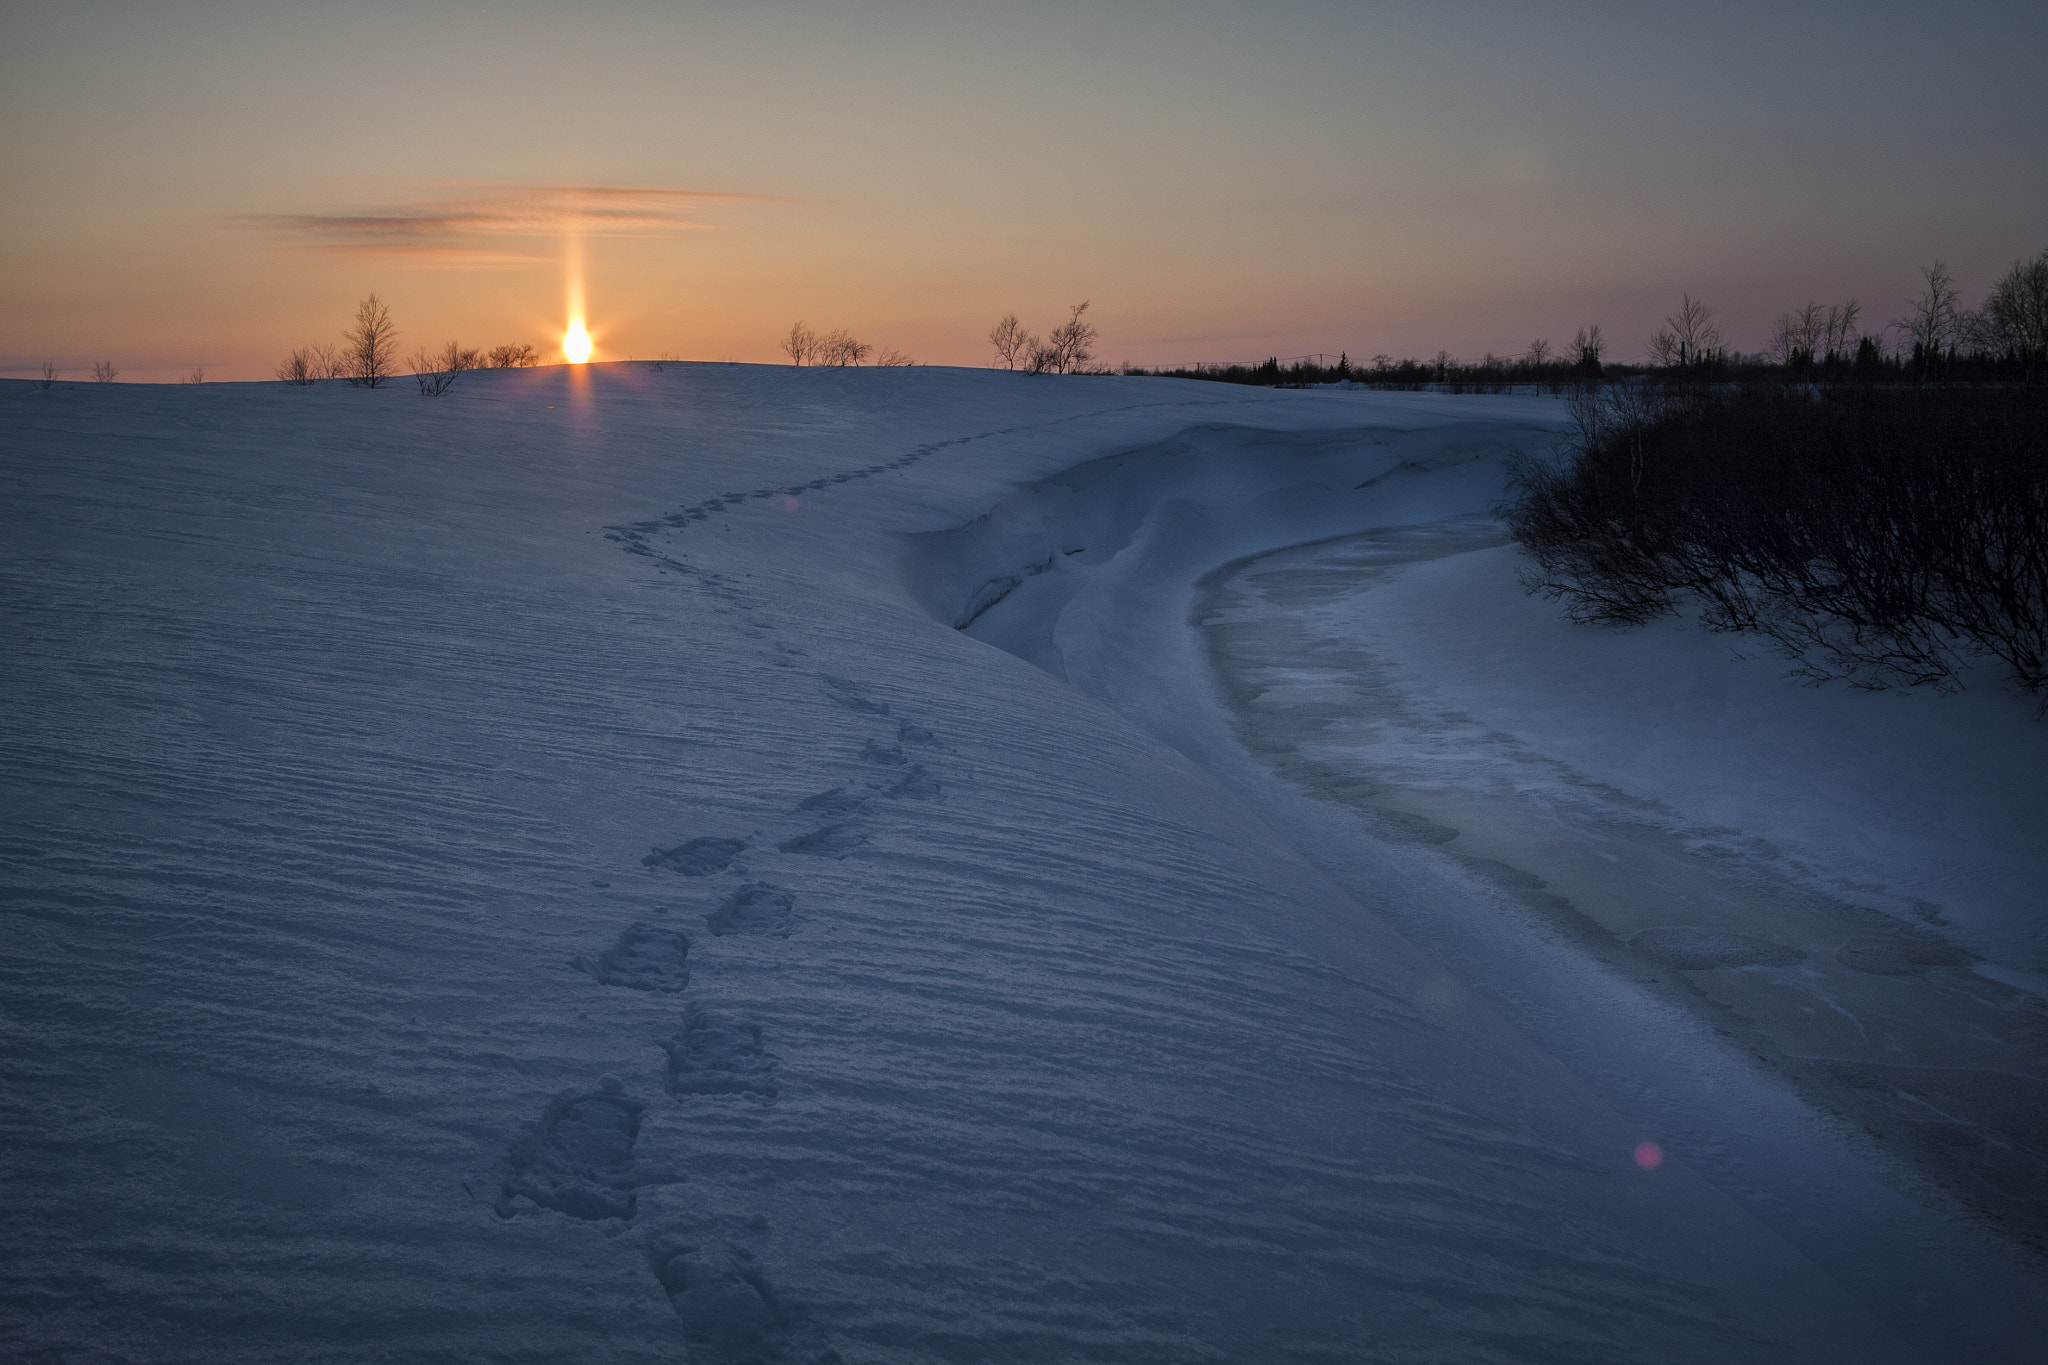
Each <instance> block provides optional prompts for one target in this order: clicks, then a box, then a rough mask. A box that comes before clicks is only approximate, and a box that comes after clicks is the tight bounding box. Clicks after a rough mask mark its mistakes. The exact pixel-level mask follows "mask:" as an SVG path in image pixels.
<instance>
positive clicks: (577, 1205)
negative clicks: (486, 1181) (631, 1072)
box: [497, 1076, 647, 1222]
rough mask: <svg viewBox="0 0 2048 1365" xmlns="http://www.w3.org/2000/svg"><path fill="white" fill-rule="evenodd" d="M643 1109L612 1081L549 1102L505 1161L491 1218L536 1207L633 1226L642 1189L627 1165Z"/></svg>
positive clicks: (638, 1174) (612, 1078) (637, 1173)
mask: <svg viewBox="0 0 2048 1365" xmlns="http://www.w3.org/2000/svg"><path fill="white" fill-rule="evenodd" d="M646 1108H647V1106H646V1105H644V1104H642V1103H640V1102H639V1101H638V1100H635V1099H630V1098H628V1097H627V1096H626V1094H625V1089H624V1087H623V1086H622V1085H621V1084H620V1083H619V1079H618V1077H616V1076H606V1077H605V1078H604V1080H603V1082H602V1083H601V1085H600V1087H599V1089H597V1090H595V1091H589V1092H585V1093H581V1094H578V1093H575V1092H571V1093H569V1094H565V1095H558V1096H557V1097H555V1098H554V1099H553V1100H551V1101H549V1103H548V1107H547V1108H546V1109H545V1110H544V1111H542V1113H541V1116H540V1121H539V1122H537V1123H535V1124H534V1125H533V1127H532V1129H531V1130H530V1131H528V1132H527V1133H526V1134H525V1135H524V1136H522V1137H521V1138H520V1139H519V1140H518V1141H517V1142H515V1143H513V1144H512V1150H511V1151H510V1152H509V1153H508V1154H507V1156H506V1163H505V1164H506V1173H505V1181H504V1184H503V1185H502V1186H501V1188H500V1190H499V1194H498V1202H497V1212H498V1216H499V1217H500V1218H512V1217H515V1216H517V1215H518V1214H519V1213H521V1212H523V1211H525V1210H526V1209H528V1208H543V1209H553V1210H555V1211H556V1212H558V1213H565V1214H567V1215H569V1216H570V1217H571V1218H582V1219H586V1220H596V1219H600V1218H618V1219H622V1220H624V1221H627V1222H630V1221H632V1218H633V1214H634V1211H635V1208H636V1207H637V1203H638V1195H637V1194H636V1193H635V1191H636V1190H637V1188H638V1187H639V1186H640V1185H641V1184H643V1183H646V1182H645V1181H643V1180H642V1178H641V1172H640V1171H639V1169H638V1168H637V1167H636V1166H635V1165H634V1164H633V1144H634V1143H635V1142H636V1141H638V1139H639V1137H640V1118H641V1115H642V1114H643V1113H644V1112H645V1110H646Z"/></svg>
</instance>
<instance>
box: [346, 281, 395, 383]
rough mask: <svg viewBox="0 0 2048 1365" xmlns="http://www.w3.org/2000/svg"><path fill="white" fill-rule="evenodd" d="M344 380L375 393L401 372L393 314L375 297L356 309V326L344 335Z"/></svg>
mask: <svg viewBox="0 0 2048 1365" xmlns="http://www.w3.org/2000/svg"><path fill="white" fill-rule="evenodd" d="M342 343H343V349H342V359H343V363H344V364H345V366H346V373H345V374H344V375H343V376H342V377H343V378H345V379H347V380H348V382H349V383H350V384H353V385H355V386H356V387H358V388H364V389H375V388H381V387H382V386H383V385H385V384H388V383H390V382H391V378H392V376H393V375H394V374H396V373H397V372H398V328H397V326H396V325H395V324H394V323H393V322H392V321H391V310H390V309H389V308H388V307H386V306H385V305H384V302H383V300H381V299H379V298H378V297H377V296H376V295H375V294H372V295H370V296H369V297H368V298H366V299H364V300H363V301H362V302H361V303H359V304H357V305H356V320H355V325H354V326H352V327H350V328H349V329H348V330H347V331H346V332H344V333H342Z"/></svg>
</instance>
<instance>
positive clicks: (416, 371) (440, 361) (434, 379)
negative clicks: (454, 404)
mask: <svg viewBox="0 0 2048 1365" xmlns="http://www.w3.org/2000/svg"><path fill="white" fill-rule="evenodd" d="M482 367H483V357H482V356H481V355H479V354H478V353H477V352H476V351H473V350H469V351H465V350H464V349H462V347H460V346H458V345H456V344H455V343H454V342H452V341H451V342H449V343H448V344H447V345H446V346H443V347H442V348H441V349H440V350H438V351H429V350H426V349H425V348H421V349H420V350H417V351H415V352H413V357H412V377H413V382H414V383H416V384H418V385H419V386H420V392H421V393H423V394H425V395H427V396H428V397H429V398H439V397H440V396H441V395H442V394H444V393H446V392H448V389H449V387H450V386H451V385H453V384H454V383H455V376H457V375H459V374H461V373H462V372H463V371H464V370H475V369H481V368H482Z"/></svg>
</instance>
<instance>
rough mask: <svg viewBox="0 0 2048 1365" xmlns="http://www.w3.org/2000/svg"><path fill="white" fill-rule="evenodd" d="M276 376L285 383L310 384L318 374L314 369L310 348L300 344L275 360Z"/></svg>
mask: <svg viewBox="0 0 2048 1365" xmlns="http://www.w3.org/2000/svg"><path fill="white" fill-rule="evenodd" d="M277 377H278V378H279V379H281V380H283V381H284V382H285V383H287V384H310V383H312V382H313V381H314V380H316V379H318V378H319V377H320V376H319V375H318V374H317V373H315V371H314V364H313V355H312V348H311V347H309V346H301V347H299V348H298V349H297V350H295V351H293V352H292V353H291V354H290V355H288V356H286V357H285V358H284V359H283V360H280V361H278V362H277Z"/></svg>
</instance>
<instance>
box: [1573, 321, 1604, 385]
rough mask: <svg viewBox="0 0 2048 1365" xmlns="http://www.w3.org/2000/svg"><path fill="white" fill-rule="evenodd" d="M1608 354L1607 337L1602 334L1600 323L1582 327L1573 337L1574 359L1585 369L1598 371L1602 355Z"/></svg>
mask: <svg viewBox="0 0 2048 1365" xmlns="http://www.w3.org/2000/svg"><path fill="white" fill-rule="evenodd" d="M1605 354H1607V338H1606V337H1605V336H1604V335H1602V334H1601V331H1600V324H1599V323H1597V322H1596V323H1594V324H1593V325H1592V326H1591V327H1581V328H1580V329H1579V334H1578V335H1577V336H1575V337H1573V338H1572V360H1573V362H1574V363H1575V364H1577V365H1578V366H1579V368H1580V369H1583V370H1591V371H1593V372H1594V373H1596V374H1597V373H1598V372H1599V370H1600V357H1601V356H1603V355H1605Z"/></svg>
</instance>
